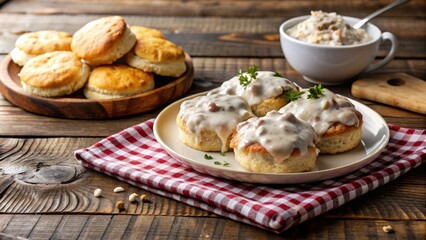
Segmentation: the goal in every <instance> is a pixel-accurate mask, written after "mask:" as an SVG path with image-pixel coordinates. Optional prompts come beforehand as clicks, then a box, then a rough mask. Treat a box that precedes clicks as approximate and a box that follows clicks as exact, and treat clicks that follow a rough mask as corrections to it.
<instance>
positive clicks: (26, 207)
mask: <svg viewBox="0 0 426 240" xmlns="http://www.w3.org/2000/svg"><path fill="white" fill-rule="evenodd" d="M97 140H99V139H95V138H81V139H78V138H49V139H10V138H7V139H6V138H0V169H1V173H2V174H1V175H0V181H2V182H4V181H12V182H11V183H10V184H9V186H8V187H7V188H5V189H0V213H90V214H95V213H103V214H111V213H114V214H142V215H155V216H158V215H169V216H215V215H214V214H211V213H208V212H205V211H202V210H200V209H197V208H193V207H190V206H188V205H185V204H182V203H180V202H177V201H174V200H171V199H167V198H164V197H161V196H158V195H155V194H151V193H148V192H146V191H144V190H142V189H139V188H136V187H133V186H131V185H129V184H126V183H123V182H120V181H118V180H116V179H114V178H111V177H109V176H106V175H102V174H99V173H97V172H94V171H91V170H86V169H84V168H82V167H81V166H80V165H79V163H78V162H77V161H76V160H75V159H74V158H73V156H72V153H73V151H74V150H76V149H78V148H82V147H87V146H90V145H91V144H93V143H94V142H95V141H97ZM58 156H61V158H60V159H58ZM53 167H55V168H53ZM425 167H426V166H422V167H419V169H418V170H417V169H416V170H413V171H412V172H409V173H407V174H406V175H405V176H403V177H402V179H396V180H395V181H394V182H392V183H391V184H388V185H385V186H384V187H381V188H379V189H377V190H375V191H373V192H371V193H369V194H368V195H366V196H363V197H361V198H360V199H359V200H357V201H354V202H350V203H348V204H346V205H345V206H343V207H341V208H339V216H342V217H343V216H344V217H346V218H347V217H350V218H386V219H406V220H408V219H423V220H425V219H426V217H425V212H426V206H424V199H426V188H425V183H426V181H425V180H426V179H425V178H426V176H424V175H423V174H422V172H423V171H424V170H425ZM67 169H75V170H74V171H75V172H72V174H68V173H67V172H66V170H67ZM50 171H55V176H56V177H55V178H53V177H52V175H51V174H52V173H51V172H50ZM116 186H123V187H124V188H125V190H126V191H125V192H122V193H113V191H112V190H113V189H114V188H115V187H116ZM96 188H101V189H102V190H103V193H102V197H101V198H96V197H94V196H93V191H94V189H96ZM133 192H135V193H138V194H139V195H141V194H146V195H147V197H148V199H149V200H150V201H151V203H137V204H131V203H129V202H128V200H127V199H128V196H129V195H130V194H131V193H133ZM117 201H123V202H125V207H126V210H125V211H121V212H119V211H118V210H117V209H116V208H115V203H116V202H117ZM335 214H336V213H333V214H331V215H335ZM61 222H62V221H61Z"/></svg>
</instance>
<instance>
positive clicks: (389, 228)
mask: <svg viewBox="0 0 426 240" xmlns="http://www.w3.org/2000/svg"><path fill="white" fill-rule="evenodd" d="M383 231H384V232H386V233H391V232H393V227H392V226H391V225H387V226H384V227H383Z"/></svg>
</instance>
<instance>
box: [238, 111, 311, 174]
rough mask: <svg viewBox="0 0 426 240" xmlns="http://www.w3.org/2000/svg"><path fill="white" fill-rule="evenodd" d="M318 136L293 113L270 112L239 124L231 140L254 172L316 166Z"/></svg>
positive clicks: (295, 169) (280, 171) (245, 164)
mask: <svg viewBox="0 0 426 240" xmlns="http://www.w3.org/2000/svg"><path fill="white" fill-rule="evenodd" d="M316 141H317V135H316V133H315V131H314V129H313V128H312V126H311V125H310V124H309V123H307V122H305V121H303V120H300V119H298V118H296V117H295V116H294V115H293V114H291V113H284V114H280V113H278V112H277V111H271V112H269V113H267V114H266V115H265V116H263V117H260V118H257V117H254V118H250V119H248V120H247V121H244V122H241V123H240V124H238V126H237V129H236V132H235V134H234V135H233V137H232V139H231V144H230V145H231V147H232V148H233V149H234V153H235V160H236V161H237V162H239V163H240V165H241V166H242V167H244V168H245V169H247V170H249V171H253V172H263V173H294V172H305V171H312V170H313V169H314V168H315V162H316V158H317V149H316V147H315V143H316Z"/></svg>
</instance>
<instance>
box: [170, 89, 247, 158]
mask: <svg viewBox="0 0 426 240" xmlns="http://www.w3.org/2000/svg"><path fill="white" fill-rule="evenodd" d="M253 116H254V115H253V113H252V112H251V111H250V107H249V106H248V105H247V102H246V101H244V99H242V98H241V97H239V96H232V95H225V94H215V95H209V96H200V97H196V98H193V99H189V100H186V101H184V102H182V104H181V106H180V110H179V113H178V115H177V118H176V123H177V126H178V128H179V138H180V139H181V140H182V142H183V143H185V144H186V145H188V146H190V147H192V148H195V149H198V150H201V151H221V152H226V151H228V149H229V141H230V138H231V134H232V133H233V132H234V130H235V128H236V127H237V124H238V123H239V122H242V121H244V120H246V119H248V118H250V117H253Z"/></svg>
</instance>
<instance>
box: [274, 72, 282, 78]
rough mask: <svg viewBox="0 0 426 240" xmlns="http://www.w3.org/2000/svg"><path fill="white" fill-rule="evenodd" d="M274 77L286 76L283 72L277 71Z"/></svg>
mask: <svg viewBox="0 0 426 240" xmlns="http://www.w3.org/2000/svg"><path fill="white" fill-rule="evenodd" d="M272 76H274V77H284V76H283V75H282V74H281V73H279V72H275V73H274V75H272Z"/></svg>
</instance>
